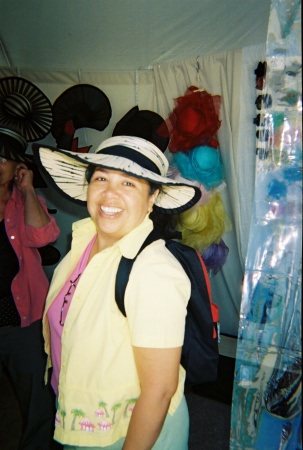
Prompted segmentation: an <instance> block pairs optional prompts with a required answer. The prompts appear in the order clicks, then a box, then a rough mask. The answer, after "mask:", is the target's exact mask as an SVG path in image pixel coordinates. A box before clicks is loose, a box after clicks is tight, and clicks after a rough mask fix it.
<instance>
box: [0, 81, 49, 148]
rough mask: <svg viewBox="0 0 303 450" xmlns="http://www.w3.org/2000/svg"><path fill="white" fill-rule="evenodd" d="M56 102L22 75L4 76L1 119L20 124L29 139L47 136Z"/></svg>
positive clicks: (6, 124) (4, 122)
mask: <svg viewBox="0 0 303 450" xmlns="http://www.w3.org/2000/svg"><path fill="white" fill-rule="evenodd" d="M52 120H53V115H52V105H51V103H50V101H49V100H48V98H47V97H46V96H45V95H44V93H43V92H42V91H41V90H40V89H39V88H38V87H37V86H35V85H34V84H33V83H31V82H30V81H28V80H26V79H24V78H21V77H5V78H2V79H0V122H1V124H2V125H3V126H4V127H18V129H19V130H20V132H21V134H22V135H23V136H24V138H25V139H26V140H27V141H28V142H35V141H38V140H39V139H42V138H44V137H45V136H46V135H47V134H48V133H49V131H50V128H51V125H52Z"/></svg>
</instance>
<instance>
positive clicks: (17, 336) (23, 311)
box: [0, 126, 60, 450]
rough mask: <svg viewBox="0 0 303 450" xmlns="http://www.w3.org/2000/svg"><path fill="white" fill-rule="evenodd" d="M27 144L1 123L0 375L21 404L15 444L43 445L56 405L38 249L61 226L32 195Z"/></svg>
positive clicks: (42, 449) (40, 449)
mask: <svg viewBox="0 0 303 450" xmlns="http://www.w3.org/2000/svg"><path fill="white" fill-rule="evenodd" d="M26 147H27V142H26V140H25V139H24V138H23V136H22V135H21V134H20V133H19V132H18V131H16V130H14V129H10V128H6V127H1V126H0V380H1V376H2V375H3V370H5V371H6V373H7V374H8V376H9V379H10V381H11V383H12V386H13V388H14V391H15V393H16V397H17V399H18V402H19V405H20V411H21V414H22V418H23V429H22V436H21V442H20V444H19V447H18V448H19V449H22V450H25V449H27V450H48V449H50V448H51V447H52V442H53V428H54V407H55V405H54V397H53V396H52V392H51V389H50V388H49V385H48V384H45V383H44V373H45V367H46V355H45V353H44V348H43V345H44V344H43V338H42V332H41V318H42V313H43V309H44V303H45V298H46V294H47V291H48V286H49V283H48V279H47V277H46V274H45V272H44V270H43V267H42V263H41V256H40V253H39V251H38V248H41V247H44V246H46V245H48V244H49V243H51V242H54V241H55V240H56V239H57V238H58V236H59V233H60V231H59V228H58V226H57V224H56V221H55V219H54V218H53V217H52V216H50V214H49V213H48V210H47V206H46V203H45V201H44V199H43V198H42V197H40V196H37V195H36V192H35V188H34V173H33V171H32V170H30V169H29V167H31V168H32V166H31V165H30V164H31V159H30V156H28V155H25V151H26Z"/></svg>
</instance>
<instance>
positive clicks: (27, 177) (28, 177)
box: [15, 163, 34, 194]
mask: <svg viewBox="0 0 303 450" xmlns="http://www.w3.org/2000/svg"><path fill="white" fill-rule="evenodd" d="M33 179H34V174H33V172H32V171H31V170H29V169H28V168H27V166H26V165H25V164H23V163H20V164H18V165H17V167H16V172H15V185H16V187H17V188H18V189H19V191H21V192H22V193H23V194H24V193H25V191H26V190H28V189H34V185H33Z"/></svg>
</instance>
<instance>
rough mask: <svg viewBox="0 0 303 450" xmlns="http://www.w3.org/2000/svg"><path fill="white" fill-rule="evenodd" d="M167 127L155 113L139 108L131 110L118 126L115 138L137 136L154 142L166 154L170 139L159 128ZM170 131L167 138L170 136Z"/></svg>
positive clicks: (114, 134)
mask: <svg viewBox="0 0 303 450" xmlns="http://www.w3.org/2000/svg"><path fill="white" fill-rule="evenodd" d="M160 126H161V127H164V126H165V127H166V128H167V126H166V124H165V121H164V119H163V118H162V117H161V116H160V115H159V114H157V113H155V112H154V111H150V110H148V109H142V110H141V111H140V110H139V108H138V106H134V107H133V108H132V109H130V110H129V111H128V112H127V113H126V114H125V116H123V117H122V119H120V120H119V122H118V123H117V124H116V126H115V128H114V131H113V136H137V137H141V138H143V139H146V140H147V141H150V142H152V143H153V144H154V145H156V146H157V147H158V148H159V149H160V150H161V151H162V152H165V150H166V148H167V145H168V142H169V138H168V137H164V136H163V135H162V134H163V133H161V134H159V128H160ZM168 135H169V134H168V130H167V133H166V136H168Z"/></svg>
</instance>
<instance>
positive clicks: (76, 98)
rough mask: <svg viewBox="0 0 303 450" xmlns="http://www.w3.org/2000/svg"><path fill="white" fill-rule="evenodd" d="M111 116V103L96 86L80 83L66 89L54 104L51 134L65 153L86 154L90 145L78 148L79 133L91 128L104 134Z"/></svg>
mask: <svg viewBox="0 0 303 450" xmlns="http://www.w3.org/2000/svg"><path fill="white" fill-rule="evenodd" d="M111 115H112V110H111V105H110V101H109V99H108V98H107V96H106V95H105V94H104V92H102V91H101V90H100V89H98V88H97V87H96V86H92V85H90V84H77V85H75V86H72V87H70V88H68V89H66V90H65V91H64V92H63V93H62V94H61V95H60V96H59V97H58V98H57V99H56V100H55V102H54V104H53V124H52V127H51V133H52V135H53V137H54V138H55V140H56V143H57V146H58V147H59V148H62V149H64V150H70V151H75V152H80V153H87V152H88V151H89V149H90V148H91V146H88V147H84V148H82V149H81V148H80V149H79V148H78V138H74V134H75V132H76V130H78V129H80V128H92V129H94V130H97V131H103V130H104V129H105V128H106V127H107V125H108V124H109V121H110V118H111Z"/></svg>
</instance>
